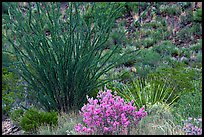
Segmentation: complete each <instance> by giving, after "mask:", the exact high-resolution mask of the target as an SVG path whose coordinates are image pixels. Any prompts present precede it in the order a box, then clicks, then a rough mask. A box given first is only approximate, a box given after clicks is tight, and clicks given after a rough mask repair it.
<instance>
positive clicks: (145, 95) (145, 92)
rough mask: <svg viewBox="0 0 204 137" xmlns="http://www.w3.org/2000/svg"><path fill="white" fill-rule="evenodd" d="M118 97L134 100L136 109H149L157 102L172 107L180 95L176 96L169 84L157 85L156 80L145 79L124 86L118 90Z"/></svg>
mask: <svg viewBox="0 0 204 137" xmlns="http://www.w3.org/2000/svg"><path fill="white" fill-rule="evenodd" d="M117 90H119V93H118V95H120V96H121V97H123V98H124V99H125V100H126V101H128V102H129V101H131V100H134V105H135V106H136V107H139V108H140V107H142V106H144V105H145V107H147V109H148V104H152V105H153V104H155V103H157V102H160V103H162V102H165V103H168V104H169V105H171V104H172V103H173V102H174V101H175V100H176V99H177V98H178V97H179V94H174V92H175V91H174V88H173V87H170V86H169V85H168V83H156V82H155V80H154V79H153V80H151V81H149V82H148V81H147V80H145V79H141V78H140V79H137V80H135V81H132V82H131V83H130V84H128V85H122V88H118V89H117Z"/></svg>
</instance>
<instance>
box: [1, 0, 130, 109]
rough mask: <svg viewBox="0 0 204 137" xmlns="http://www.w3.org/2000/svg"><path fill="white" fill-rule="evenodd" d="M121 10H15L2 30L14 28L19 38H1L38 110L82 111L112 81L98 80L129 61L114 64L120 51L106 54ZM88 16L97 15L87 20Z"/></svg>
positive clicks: (93, 6) (85, 6) (49, 6)
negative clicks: (7, 44) (95, 92)
mask: <svg viewBox="0 0 204 137" xmlns="http://www.w3.org/2000/svg"><path fill="white" fill-rule="evenodd" d="M107 8H108V9H109V10H108V11H109V12H108V14H107V12H105V11H106V9H107ZM120 9H121V6H117V4H115V3H114V2H110V3H109V4H106V5H105V7H102V8H101V7H100V6H98V5H97V3H82V2H80V3H79V2H74V3H72V2H69V3H68V4H67V8H66V9H64V10H65V11H64V12H62V11H61V10H60V3H56V2H55V3H45V2H36V3H28V6H27V7H26V8H22V7H21V6H20V5H19V3H15V2H14V3H12V4H11V6H10V8H9V9H8V12H9V15H8V16H6V15H4V16H3V22H4V23H5V24H3V27H4V28H6V29H9V28H10V27H11V26H12V27H13V28H14V29H12V30H11V34H12V36H15V38H13V39H12V37H11V36H10V35H7V34H5V35H3V36H4V37H5V38H6V39H8V41H9V42H10V43H11V44H12V46H13V48H14V54H15V55H16V57H17V58H18V64H17V67H18V70H19V71H18V72H19V73H20V74H21V76H22V77H23V78H24V80H25V81H27V83H28V85H29V86H30V87H31V90H32V92H31V94H32V95H35V96H36V98H35V99H37V102H38V103H39V105H40V107H43V108H44V109H45V110H47V111H50V110H57V111H64V112H66V111H68V110H69V109H73V108H75V107H80V105H82V104H83V103H84V102H85V101H86V98H85V96H86V95H87V94H90V93H91V92H92V91H93V90H94V89H96V88H98V87H100V86H101V85H103V84H105V83H107V82H108V81H110V79H99V78H100V76H102V75H103V74H104V73H106V72H108V71H109V70H110V69H111V68H113V67H115V66H117V65H119V64H121V63H123V62H124V61H125V60H122V59H121V58H123V57H125V56H126V55H127V54H123V55H121V56H120V57H118V58H114V59H111V57H112V56H113V55H114V54H115V53H117V51H118V46H119V45H116V46H114V47H112V48H111V49H110V51H111V52H106V53H105V54H102V52H103V51H104V50H105V49H107V46H104V43H105V42H106V41H107V39H108V38H109V34H110V31H111V28H112V27H113V25H114V23H115V18H116V17H117V13H118V11H120ZM62 10H63V9H62ZM87 10H91V11H94V12H91V13H92V14H91V15H90V16H88V17H87V16H85V15H86V11H87ZM85 17H86V20H85ZM121 37H122V36H121ZM110 59H111V62H108V61H109V60H110ZM126 61H127V60H126ZM107 62H108V63H107Z"/></svg>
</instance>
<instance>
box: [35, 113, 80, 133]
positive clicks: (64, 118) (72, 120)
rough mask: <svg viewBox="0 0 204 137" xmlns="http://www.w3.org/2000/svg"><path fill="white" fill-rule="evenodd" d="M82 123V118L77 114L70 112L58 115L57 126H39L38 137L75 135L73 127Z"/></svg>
mask: <svg viewBox="0 0 204 137" xmlns="http://www.w3.org/2000/svg"><path fill="white" fill-rule="evenodd" d="M79 122H82V117H81V116H79V114H78V112H74V111H71V112H69V113H68V114H66V113H60V114H59V116H58V126H57V127H50V126H49V125H44V126H41V127H40V128H39V130H38V134H39V135H76V134H77V133H76V132H75V131H74V126H75V125H76V124H77V123H79Z"/></svg>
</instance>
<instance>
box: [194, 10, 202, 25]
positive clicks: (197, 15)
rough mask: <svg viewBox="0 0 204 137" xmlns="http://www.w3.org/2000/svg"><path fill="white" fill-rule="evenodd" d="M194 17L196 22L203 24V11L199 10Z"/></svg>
mask: <svg viewBox="0 0 204 137" xmlns="http://www.w3.org/2000/svg"><path fill="white" fill-rule="evenodd" d="M193 17H194V21H195V22H202V9H197V11H196V12H195V14H194V16H193Z"/></svg>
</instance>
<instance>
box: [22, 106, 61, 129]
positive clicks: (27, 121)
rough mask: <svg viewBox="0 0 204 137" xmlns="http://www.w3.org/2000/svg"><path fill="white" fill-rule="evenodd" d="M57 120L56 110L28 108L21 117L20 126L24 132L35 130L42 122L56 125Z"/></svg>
mask: <svg viewBox="0 0 204 137" xmlns="http://www.w3.org/2000/svg"><path fill="white" fill-rule="evenodd" d="M57 121H58V118H57V113H56V112H39V111H38V110H37V109H33V108H32V109H29V110H27V111H26V112H25V113H24V116H23V117H22V118H21V121H20V126H21V128H22V129H23V130H24V131H26V132H36V130H37V129H38V128H39V126H41V125H43V124H49V125H50V126H51V125H56V124H57Z"/></svg>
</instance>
